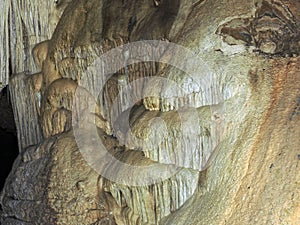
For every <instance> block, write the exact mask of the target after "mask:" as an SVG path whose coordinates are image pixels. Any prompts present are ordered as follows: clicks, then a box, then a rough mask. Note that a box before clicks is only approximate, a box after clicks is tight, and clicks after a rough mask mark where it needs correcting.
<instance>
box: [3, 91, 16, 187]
mask: <svg viewBox="0 0 300 225" xmlns="http://www.w3.org/2000/svg"><path fill="white" fill-rule="evenodd" d="M0 143H1V144H0V146H1V147H0V191H1V190H2V188H3V186H4V183H5V179H6V178H7V176H8V175H9V172H10V171H11V169H12V165H13V162H14V160H15V159H16V158H17V156H18V154H19V149H18V139H17V135H16V126H15V121H14V116H13V111H12V107H11V103H10V100H9V93H8V88H7V87H5V88H4V89H3V90H2V91H1V93H0Z"/></svg>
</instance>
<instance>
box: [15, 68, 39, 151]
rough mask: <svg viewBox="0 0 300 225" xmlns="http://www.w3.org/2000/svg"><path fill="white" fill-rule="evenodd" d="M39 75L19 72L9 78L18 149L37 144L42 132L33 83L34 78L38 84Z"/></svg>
mask: <svg viewBox="0 0 300 225" xmlns="http://www.w3.org/2000/svg"><path fill="white" fill-rule="evenodd" d="M40 77H41V75H40V74H36V75H34V76H33V77H31V76H28V75H25V74H24V73H20V74H16V75H14V76H13V77H12V78H11V79H10V83H11V88H10V95H11V99H12V106H13V111H14V115H15V121H16V125H17V131H18V142H19V149H20V151H22V150H23V149H25V148H26V147H28V146H30V145H36V144H38V143H39V142H40V141H41V139H42V132H41V129H40V126H39V123H38V111H39V110H38V108H39V106H38V101H37V99H36V97H37V96H36V87H34V85H33V80H35V83H36V84H37V86H39V84H38V83H39V82H40V81H39V80H40ZM28 106H30V107H28Z"/></svg>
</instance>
